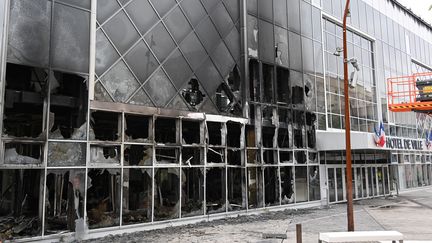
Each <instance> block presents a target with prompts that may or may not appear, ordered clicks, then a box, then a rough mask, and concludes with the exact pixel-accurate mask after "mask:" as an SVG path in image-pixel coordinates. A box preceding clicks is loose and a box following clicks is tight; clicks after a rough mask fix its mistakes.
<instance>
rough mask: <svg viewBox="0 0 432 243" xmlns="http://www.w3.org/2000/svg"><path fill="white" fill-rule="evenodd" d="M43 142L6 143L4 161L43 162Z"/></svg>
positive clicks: (18, 162) (19, 163)
mask: <svg viewBox="0 0 432 243" xmlns="http://www.w3.org/2000/svg"><path fill="white" fill-rule="evenodd" d="M42 147H43V146H42V144H30V143H27V144H26V143H6V144H5V145H4V149H5V151H4V163H5V164H14V165H28V164H36V165H37V164H41V163H42V157H43V156H42V155H43V154H42V151H43V149H42Z"/></svg>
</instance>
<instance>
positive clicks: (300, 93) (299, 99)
mask: <svg viewBox="0 0 432 243" xmlns="http://www.w3.org/2000/svg"><path fill="white" fill-rule="evenodd" d="M290 84H291V94H292V97H291V98H292V99H291V101H292V104H293V105H300V104H304V95H305V92H304V87H303V75H302V74H301V73H299V72H296V71H292V72H291V73H290Z"/></svg>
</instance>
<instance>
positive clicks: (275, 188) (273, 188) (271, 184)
mask: <svg viewBox="0 0 432 243" xmlns="http://www.w3.org/2000/svg"><path fill="white" fill-rule="evenodd" d="M264 191H265V205H266V206H274V205H279V204H280V202H279V172H278V168H277V167H265V168H264Z"/></svg>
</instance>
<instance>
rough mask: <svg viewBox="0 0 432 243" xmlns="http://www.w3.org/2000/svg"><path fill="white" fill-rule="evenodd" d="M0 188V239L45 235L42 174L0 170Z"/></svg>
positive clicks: (36, 171)
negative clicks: (42, 220)
mask: <svg viewBox="0 0 432 243" xmlns="http://www.w3.org/2000/svg"><path fill="white" fill-rule="evenodd" d="M0 186H1V198H0V217H1V224H0V239H2V240H6V239H9V240H12V239H17V238H23V237H29V236H37V235H41V233H42V227H41V225H42V223H41V217H42V207H41V206H40V205H42V200H41V198H40V195H42V194H43V174H42V171H41V170H0Z"/></svg>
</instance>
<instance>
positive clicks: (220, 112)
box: [0, 0, 432, 239]
mask: <svg viewBox="0 0 432 243" xmlns="http://www.w3.org/2000/svg"><path fill="white" fill-rule="evenodd" d="M352 2H353V3H352V6H351V18H350V27H349V35H348V36H349V47H348V48H349V50H348V51H349V52H350V56H355V57H356V58H357V60H359V63H360V64H361V65H360V66H361V74H360V75H359V77H360V78H359V83H358V85H357V86H356V88H355V89H352V90H351V91H352V94H350V97H351V98H350V102H351V107H350V109H351V113H352V124H353V125H352V130H353V134H354V135H353V140H355V141H357V142H353V149H354V153H353V161H354V169H353V170H354V175H355V176H354V183H355V184H354V185H355V190H354V193H355V195H354V196H355V198H357V199H360V198H369V197H374V196H382V195H387V194H389V193H390V191H391V190H396V188H401V189H404V188H409V187H417V186H424V185H430V184H432V183H431V182H432V171H431V158H430V153H429V152H428V151H427V148H426V146H422V149H420V148H416V149H409V150H408V149H391V148H385V147H384V148H381V147H377V146H376V145H375V144H374V142H373V132H374V128H375V127H377V126H379V124H380V123H381V122H382V123H383V124H384V127H385V129H384V130H385V132H386V133H387V135H388V136H392V137H394V138H397V139H411V140H416V141H422V139H423V136H424V133H425V131H427V129H428V128H429V126H430V124H431V122H430V120H428V119H429V118H428V117H427V116H421V115H417V116H415V115H412V114H402V115H399V114H393V113H391V112H389V111H388V110H387V105H386V104H387V103H386V86H385V79H386V78H387V77H390V76H395V75H399V74H406V73H410V72H411V71H415V70H413V69H415V68H416V69H417V70H418V69H422V70H423V69H427V70H429V67H430V66H429V64H432V62H431V60H430V52H429V51H430V50H431V51H432V48H431V47H432V41H431V40H432V37H431V34H432V33H431V28H430V26H428V25H426V24H424V23H423V22H421V20H420V19H418V18H417V17H416V16H414V15H413V14H412V13H410V12H408V11H407V10H406V9H404V8H403V7H401V6H400V5H398V4H396V3H395V2H393V1H387V0H382V1H371V0H369V1H362V0H354V1H352ZM377 2H379V3H377ZM343 5H344V1H341V0H332V1H330V0H322V1H320V0H312V1H310V0H309V1H304V0H247V1H246V0H31V1H30V0H5V1H2V3H1V5H0V17H1V18H0V21H1V22H0V28H1V29H0V40H1V59H0V64H1V66H0V71H1V72H0V80H1V86H0V89H1V94H2V99H0V102H1V103H0V104H1V105H0V107H1V108H0V109H1V113H0V114H1V116H2V119H1V124H2V133H1V137H0V142H1V147H0V158H1V161H0V166H1V168H0V188H1V197H0V239H19V238H26V239H42V238H50V237H59V236H61V235H68V234H73V233H74V232H76V234H77V235H83V234H86V235H87V236H90V237H91V236H96V235H100V234H104V233H107V232H110V233H112V232H113V231H117V232H125V231H131V230H136V229H139V228H150V227H164V226H169V225H172V224H176V223H185V222H194V221H201V220H208V219H212V218H221V217H229V216H234V215H239V214H246V213H249V212H258V211H262V210H263V209H279V208H285V207H297V206H301V207H305V206H317V205H322V204H326V203H334V202H340V201H344V200H345V199H344V188H345V168H344V160H345V159H344V152H343V151H344V149H345V147H344V146H345V145H344V143H343V130H342V129H343V128H344V124H343V114H344V109H345V108H344V107H343V102H342V100H343V91H342V89H341V87H342V82H343V81H342V64H343V61H342V58H341V57H337V56H335V55H333V53H334V51H335V50H336V47H341V46H342V44H341V42H342V39H341V35H342V29H341V21H340V19H341V15H342V6H343ZM370 21H372V22H370ZM405 22H406V23H409V24H410V25H411V26H409V27H407V26H406V25H404V23H405ZM416 29H418V30H419V31H415V30H416ZM409 43H411V44H409ZM423 140H424V139H423ZM361 141H366V142H361ZM423 147H424V148H423ZM395 158H396V159H395ZM397 158H401V159H399V160H398V159H397ZM404 158H407V159H406V160H405V159H404ZM87 226H88V228H89V231H88V232H87V230H86V227H87Z"/></svg>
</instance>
